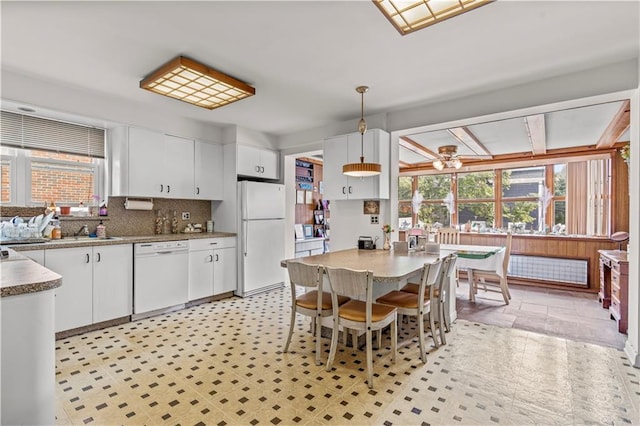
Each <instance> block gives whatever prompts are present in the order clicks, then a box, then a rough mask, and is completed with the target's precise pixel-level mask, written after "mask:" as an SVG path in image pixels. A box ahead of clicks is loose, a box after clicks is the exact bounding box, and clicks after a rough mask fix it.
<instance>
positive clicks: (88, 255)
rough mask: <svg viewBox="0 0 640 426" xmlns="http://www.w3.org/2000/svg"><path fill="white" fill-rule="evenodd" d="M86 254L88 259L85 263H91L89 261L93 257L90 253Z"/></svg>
mask: <svg viewBox="0 0 640 426" xmlns="http://www.w3.org/2000/svg"><path fill="white" fill-rule="evenodd" d="M85 256H87V260H86V262H85V263H89V261H90V260H91V258H90V257H89V253H87V254H85Z"/></svg>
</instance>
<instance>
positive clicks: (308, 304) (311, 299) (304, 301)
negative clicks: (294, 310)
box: [296, 290, 351, 311]
mask: <svg viewBox="0 0 640 426" xmlns="http://www.w3.org/2000/svg"><path fill="white" fill-rule="evenodd" d="M349 300H351V299H349V298H348V297H346V296H338V305H342V304H344V303H347V302H348V301H349ZM317 301H318V292H317V291H316V290H312V291H309V292H307V293H305V294H303V295H300V296H298V297H297V298H296V305H297V306H300V307H301V308H306V309H315V308H316V303H317ZM328 309H331V293H329V292H326V291H324V292H322V310H323V311H326V310H328Z"/></svg>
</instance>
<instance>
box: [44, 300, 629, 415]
mask: <svg viewBox="0 0 640 426" xmlns="http://www.w3.org/2000/svg"><path fill="white" fill-rule="evenodd" d="M562 297H566V295H562ZM289 298H290V295H289V291H288V290H286V289H278V290H274V291H270V292H268V293H264V294H260V295H256V296H253V297H250V298H246V299H241V298H236V297H233V298H229V299H225V300H220V301H216V302H211V303H206V304H202V305H199V306H195V307H192V308H189V309H185V310H182V311H177V312H172V313H168V314H165V315H161V316H157V317H153V318H148V319H143V320H139V321H135V322H132V323H128V324H122V325H118V326H115V327H110V328H107V329H104V330H98V331H94V332H89V333H85V334H83V335H80V336H74V337H71V338H67V339H63V340H59V341H58V342H56V386H57V395H56V396H57V404H56V416H57V420H56V423H57V424H59V425H68V424H100V425H102V424H122V425H138V424H149V425H150V424H153V425H155V424H172V425H175V424H181V425H223V426H224V425H236V424H248V425H256V424H270V425H324V424H340V425H343V424H354V425H364V424H385V425H391V424H403V425H406V424H411V425H414V424H416V425H417V424H447V425H449V424H455V425H457V424H460V425H467V424H482V425H493V424H571V423H585V424H588V423H592V422H597V423H608V424H611V423H615V424H629V422H631V423H632V424H633V422H634V419H637V418H638V408H639V407H638V402H637V401H638V399H640V389H639V386H640V385H638V383H639V377H640V374H638V370H636V369H634V368H632V367H631V366H630V365H629V363H628V361H626V358H625V357H624V354H623V353H622V352H621V351H619V350H616V349H614V348H609V347H603V346H596V345H593V344H590V343H582V342H577V341H572V340H566V339H563V338H557V337H550V336H545V335H541V334H536V333H531V332H528V331H524V330H518V329H513V328H502V327H496V326H493V325H485V324H481V323H478V322H470V321H464V320H458V321H457V322H456V323H455V324H454V325H453V328H452V331H451V332H450V333H448V334H447V341H448V344H447V345H444V346H441V347H439V348H437V349H436V348H435V347H434V345H433V341H432V340H431V337H428V338H427V342H426V343H427V351H428V354H427V363H426V364H423V363H422V361H421V360H420V354H419V348H418V344H417V337H416V323H415V319H411V320H409V321H408V322H406V323H403V327H402V329H401V335H400V338H401V340H403V341H404V342H403V345H402V347H400V348H399V350H398V357H397V360H396V363H395V364H394V363H392V362H391V356H390V340H389V336H388V333H386V334H385V335H384V336H383V340H382V347H381V348H380V349H378V350H374V389H369V388H368V386H367V383H366V360H365V352H364V350H362V349H354V348H352V347H350V346H345V345H344V344H343V343H341V344H340V345H339V348H338V351H337V353H336V359H335V363H334V366H333V369H332V370H331V371H329V372H327V371H325V367H326V366H325V363H326V360H327V357H328V352H329V343H330V341H329V339H327V338H323V340H322V361H323V365H320V366H317V365H315V354H314V350H315V344H314V337H313V336H311V335H310V333H309V322H308V320H307V319H305V318H302V317H297V318H296V325H295V330H294V337H293V339H292V343H291V347H290V352H289V353H283V352H282V350H283V346H284V343H285V339H286V336H287V333H288V327H289V309H290V299H289ZM585 302H587V303H588V302H589V300H586V299H585ZM531 303H533V302H531ZM503 309H504V308H503Z"/></svg>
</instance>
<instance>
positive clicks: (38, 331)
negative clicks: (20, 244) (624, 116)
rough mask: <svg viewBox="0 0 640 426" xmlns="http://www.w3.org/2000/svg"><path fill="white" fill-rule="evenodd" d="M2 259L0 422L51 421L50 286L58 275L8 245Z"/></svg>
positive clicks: (52, 349)
mask: <svg viewBox="0 0 640 426" xmlns="http://www.w3.org/2000/svg"><path fill="white" fill-rule="evenodd" d="M9 253H10V255H9V257H8V258H5V259H2V261H1V263H0V267H1V268H2V270H1V275H2V277H1V279H0V282H1V285H0V289H1V294H0V295H1V298H0V316H1V318H2V326H1V328H2V347H1V348H2V349H1V350H0V363H1V364H2V379H1V385H0V386H1V387H0V394H1V400H2V404H1V405H0V424H3V425H17V424H23V425H27V424H28V425H52V424H55V333H54V306H55V304H54V290H55V289H56V288H57V287H60V285H61V284H62V277H61V276H60V275H58V274H56V273H55V272H52V271H50V270H48V269H46V268H45V267H43V266H41V265H38V264H37V263H36V262H34V261H32V260H30V259H29V258H27V257H24V256H22V255H20V254H18V253H16V252H14V251H12V250H9Z"/></svg>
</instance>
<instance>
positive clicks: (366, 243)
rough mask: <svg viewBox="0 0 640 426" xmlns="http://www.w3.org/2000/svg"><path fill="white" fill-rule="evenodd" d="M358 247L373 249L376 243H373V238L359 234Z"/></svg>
mask: <svg viewBox="0 0 640 426" xmlns="http://www.w3.org/2000/svg"><path fill="white" fill-rule="evenodd" d="M358 248H359V249H361V250H375V248H376V245H375V244H374V243H373V238H371V237H362V236H361V237H360V238H358Z"/></svg>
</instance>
